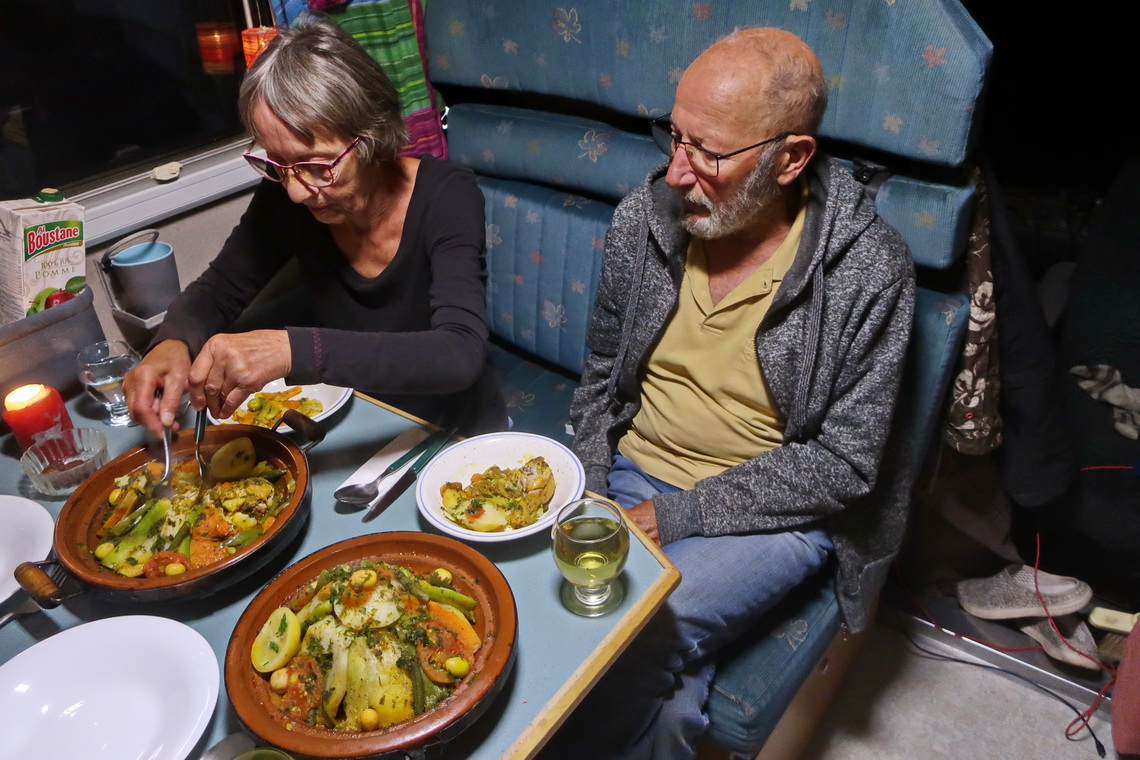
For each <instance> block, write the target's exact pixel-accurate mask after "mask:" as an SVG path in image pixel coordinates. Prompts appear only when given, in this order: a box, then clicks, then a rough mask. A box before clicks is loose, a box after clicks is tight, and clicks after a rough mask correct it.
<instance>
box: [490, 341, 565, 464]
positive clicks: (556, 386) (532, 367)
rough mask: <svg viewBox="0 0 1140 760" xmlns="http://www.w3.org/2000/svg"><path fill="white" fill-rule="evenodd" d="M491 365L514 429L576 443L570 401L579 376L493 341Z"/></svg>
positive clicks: (561, 441) (562, 441)
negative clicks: (571, 421) (571, 422)
mask: <svg viewBox="0 0 1140 760" xmlns="http://www.w3.org/2000/svg"><path fill="white" fill-rule="evenodd" d="M490 366H491V372H492V373H493V374H494V375H495V377H496V378H498V380H499V387H500V388H501V389H502V391H503V398H504V399H505V400H506V402H507V415H508V416H509V417H510V418H511V429H512V430H518V431H520V432H523V433H536V434H538V435H544V436H546V437H547V438H553V439H554V440H556V441H558V442H560V443H563V444H565V445H567V446H569V445H570V444H571V443H572V442H573V441H574V433H573V430H572V429H571V427H570V402H571V401H572V400H573V397H574V389H575V388H577V387H578V379H579V378H578V377H575V376H573V375H571V374H570V373H568V372H566V371H565V370H564V369H562V368H561V367H558V366H557V365H552V364H550V363H549V362H546V361H544V360H542V359H540V358H538V357H536V356H534V355H530V354H525V353H523V352H522V351H519V350H518V349H517V348H515V347H513V346H511V345H510V344H504V343H502V342H501V341H498V340H497V339H494V338H492V340H491V346H490Z"/></svg>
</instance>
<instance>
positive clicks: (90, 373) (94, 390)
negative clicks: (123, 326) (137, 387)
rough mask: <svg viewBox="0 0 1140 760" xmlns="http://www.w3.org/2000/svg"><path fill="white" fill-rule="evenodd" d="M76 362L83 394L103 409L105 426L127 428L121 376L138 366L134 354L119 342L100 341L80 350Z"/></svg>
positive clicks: (129, 419)
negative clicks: (83, 388)
mask: <svg viewBox="0 0 1140 760" xmlns="http://www.w3.org/2000/svg"><path fill="white" fill-rule="evenodd" d="M76 363H77V364H78V366H79V379H80V381H81V382H82V383H83V385H85V386H86V387H87V391H88V392H89V393H90V394H91V395H92V396H94V397H95V398H96V399H98V400H99V401H100V402H101V403H102V404H103V406H105V407H107V412H108V415H109V416H108V417H107V424H108V425H112V426H115V427H121V426H123V425H130V424H131V417H130V415H129V414H127V394H125V393H123V377H124V376H125V375H126V374H127V373H128V372H130V371H131V368H132V367H134V366H135V365H136V364H138V363H139V355H138V353H136V352H135V350H134V349H133V348H131V347H130V346H129V345H127V344H126V343H125V342H123V341H121V340H102V341H99V342H98V343H92V344H91V345H90V346H88V347H87V348H85V349H83V350H82V351H80V352H79V356H78V357H76Z"/></svg>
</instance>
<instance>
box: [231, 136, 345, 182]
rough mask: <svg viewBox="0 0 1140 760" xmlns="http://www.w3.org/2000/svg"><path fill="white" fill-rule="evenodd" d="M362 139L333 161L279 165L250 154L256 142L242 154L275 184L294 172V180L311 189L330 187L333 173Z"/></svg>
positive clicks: (334, 178)
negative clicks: (287, 173) (288, 173)
mask: <svg viewBox="0 0 1140 760" xmlns="http://www.w3.org/2000/svg"><path fill="white" fill-rule="evenodd" d="M360 139H361V138H359V137H358V138H356V139H355V140H353V141H352V142H351V143H349V144H348V147H347V148H345V149H344V151H343V152H342V153H341V154H340V155H339V156H337V157H336V158H334V159H333V160H332V161H298V162H297V163H295V164H279V163H277V162H276V161H274V160H273V159H270V158H264V157H262V156H255V155H253V154H252V153H250V152H249V151H250V150H252V149H253V146H254V143H255V142H256V140H255V141H254V142H251V143H250V144H249V148H247V149H246V151H245V153H242V157H244V158H245V160H246V161H248V162H249V165H250V166H252V167H253V170H254V171H255V172H257V173H258V174H260V175H261V176H262V177H265V178H266V179H270V180H273V181H274V182H282V181H284V179H285V176H286V172H292V173H293V177H294V178H296V179H298V180H300V181H301V182H302V183H304V184H305V185H307V186H309V187H328V186H329V185H331V184H332V183H333V182H334V181H335V180H336V173H335V172H334V171H333V170H334V169H336V165H337V164H339V163H340V162H341V161H343V160H344V157H345V156H347V155H348V153H349V151H351V150H352V149H353V148H355V147H356V145H357V143H359V142H360Z"/></svg>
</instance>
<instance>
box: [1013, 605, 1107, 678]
mask: <svg viewBox="0 0 1140 760" xmlns="http://www.w3.org/2000/svg"><path fill="white" fill-rule="evenodd" d="M1053 622H1054V623H1056V624H1057V630H1059V631H1060V632H1061V635H1062V636H1064V637H1065V640H1066V641H1068V642H1069V645H1070V646H1072V647H1073V649H1076V650H1077V651H1076V652H1074V651H1073V649H1069V647H1068V646H1065V641H1062V640H1061V639H1060V638H1059V637H1058V636H1057V631H1055V630H1053V626H1052V625H1050V624H1049V620H1048V618H1041V619H1040V620H1035V621H1033V622H1032V623H1028V624H1026V625H1023V626H1020V629H1021V632H1022V633H1024V634H1025V635H1026V636H1028V637H1029V638H1031V639H1033V640H1034V641H1036V642H1037V643H1038V644H1040V645H1041V648H1042V649H1044V650H1045V654H1047V655H1049V656H1050V657H1052V658H1053V659H1054V660H1057V661H1059V662H1065V663H1068V664H1069V665H1076V666H1077V667H1078V668H1087V669H1089V670H1100V669H1101V665H1100V656H1099V655H1098V654H1097V650H1096V640H1094V639H1093V635H1092V632H1091V631H1090V630H1089V627H1088V626H1087V625H1085V623H1084V621H1083V620H1081V619H1080V618H1079V617H1077V616H1076V615H1060V616H1057V617H1054V618H1053ZM1078 653H1079V654H1078ZM1082 655H1084V656H1082Z"/></svg>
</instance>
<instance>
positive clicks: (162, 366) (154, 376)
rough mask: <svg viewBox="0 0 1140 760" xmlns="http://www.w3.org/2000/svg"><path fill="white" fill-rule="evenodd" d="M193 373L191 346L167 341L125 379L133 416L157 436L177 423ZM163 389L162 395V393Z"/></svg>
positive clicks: (128, 405)
mask: <svg viewBox="0 0 1140 760" xmlns="http://www.w3.org/2000/svg"><path fill="white" fill-rule="evenodd" d="M189 373H190V349H189V348H187V347H186V344H185V343H183V342H182V341H180V340H164V341H163V342H161V343H159V344H158V345H157V346H155V347H154V348H153V349H151V351H150V352H149V353H148V354H147V355H146V356H144V357H143V360H142V361H141V362H139V364H138V366H136V367H135V368H134V369H132V370H131V371H130V372H128V373H127V376H126V377H125V378H124V379H123V391H124V392H126V394H127V408H128V409H129V410H130V414H131V418H132V419H134V420H135V421H136V422H138V423H140V424H141V425H143V426H144V427H145V428H146V429H147V430H149V431H150V432H152V433H154V434H155V435H158V436H161V435H162V428H163V427H170V426H172V425H174V424H175V423H174V417H175V415H177V414H178V404H179V402H180V401H181V400H182V393H183V392H184V391H185V390H186V378H187V376H188V375H189ZM159 392H161V394H160V393H159Z"/></svg>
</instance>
